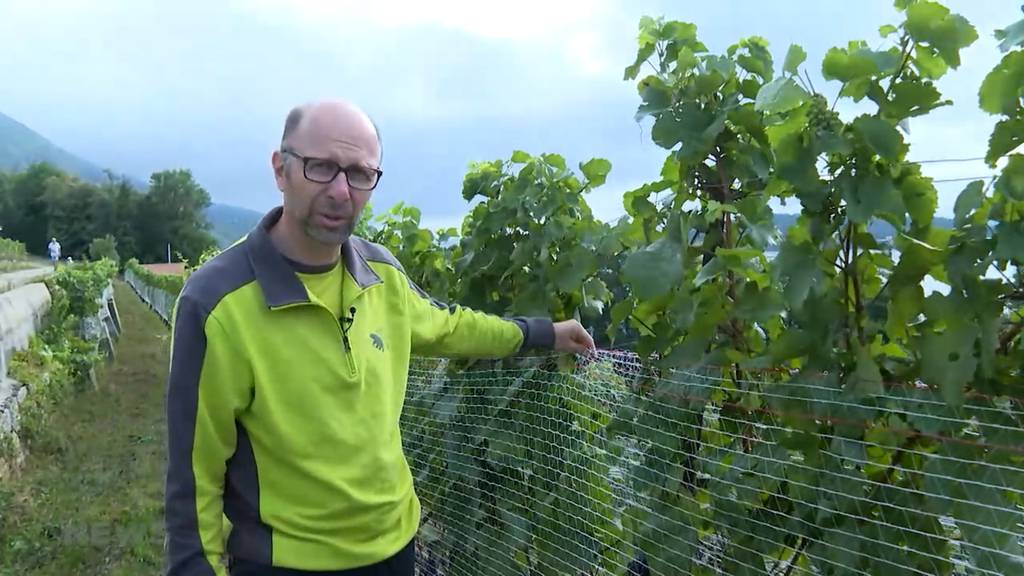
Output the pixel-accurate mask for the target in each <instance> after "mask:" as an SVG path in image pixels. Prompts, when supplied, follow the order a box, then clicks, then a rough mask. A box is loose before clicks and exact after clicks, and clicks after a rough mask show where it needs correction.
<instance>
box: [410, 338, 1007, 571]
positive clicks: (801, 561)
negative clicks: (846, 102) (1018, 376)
mask: <svg viewBox="0 0 1024 576" xmlns="http://www.w3.org/2000/svg"><path fill="white" fill-rule="evenodd" d="M564 364H565V362H564V360H563V361H562V366H559V365H558V362H557V360H556V359H555V358H540V359H533V360H514V361H508V360H507V361H504V362H500V363H494V362H488V363H476V364H473V365H466V364H465V363H450V362H448V361H445V360H440V359H425V358H421V359H417V360H415V362H414V365H413V367H412V370H411V373H410V380H409V393H408V396H407V404H406V409H405V412H404V415H403V420H402V433H403V441H404V444H405V447H406V454H407V457H408V460H409V462H410V464H411V466H412V468H413V472H414V475H415V478H416V489H417V493H418V495H419V497H420V499H421V501H422V504H423V510H424V516H423V528H422V530H421V533H420V540H421V554H420V559H419V562H420V574H424V575H430V576H440V575H446V576H447V575H465V576H470V575H474V576H475V575H487V574H494V575H502V576H504V575H509V576H511V575H516V576H521V575H527V574H531V575H532V574H541V575H548V574H551V575H554V574H565V575H571V576H578V575H591V574H638V575H639V574H648V573H649V574H656V575H674V574H730V575H732V574H1021V573H1024V554H1022V547H1021V540H1022V534H1024V528H1022V524H1021V523H1022V521H1024V516H1022V508H1021V505H1022V504H1024V431H1022V429H1021V419H1022V415H1024V412H1022V409H1024V406H1022V402H1021V401H1020V400H1017V399H1008V398H992V397H987V396H983V395H973V396H971V397H970V398H969V399H968V401H967V402H966V404H965V405H964V406H962V407H960V408H951V407H949V406H947V405H946V403H945V402H943V401H942V399H941V397H939V396H938V395H937V394H936V393H933V392H932V391H931V390H929V389H927V388H924V387H919V388H914V389H902V388H890V389H889V390H887V392H886V394H885V395H884V396H875V397H870V398H866V399H859V400H858V399H853V398H851V397H849V395H848V394H847V393H846V392H845V391H844V390H843V389H842V388H841V387H840V386H839V385H837V384H836V383H835V379H834V378H830V377H829V375H824V374H822V375H818V376H817V378H816V379H815V380H812V379H810V377H793V376H790V375H780V374H778V373H773V374H766V375H763V377H762V378H751V376H750V375H749V374H748V375H746V376H745V379H744V378H738V377H737V375H736V374H723V373H722V371H720V370H719V371H715V370H703V371H701V372H688V371H681V370H668V371H658V370H655V369H653V368H650V367H647V366H645V365H644V364H643V363H642V362H641V361H640V360H639V359H638V358H637V357H636V356H635V355H632V354H629V353H619V352H600V353H598V354H596V355H594V356H593V357H591V358H586V359H582V361H581V362H580V364H579V365H577V366H568V367H567V366H565V365H564ZM780 379H782V380H786V381H781V382H780V381H778V380H780ZM788 380H796V381H788Z"/></svg>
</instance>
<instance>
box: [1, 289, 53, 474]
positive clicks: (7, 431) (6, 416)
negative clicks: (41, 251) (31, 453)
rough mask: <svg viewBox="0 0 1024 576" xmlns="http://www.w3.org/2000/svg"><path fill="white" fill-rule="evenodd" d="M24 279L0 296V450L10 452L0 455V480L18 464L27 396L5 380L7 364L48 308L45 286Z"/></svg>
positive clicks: (23, 344) (13, 382) (20, 458)
mask: <svg viewBox="0 0 1024 576" xmlns="http://www.w3.org/2000/svg"><path fill="white" fill-rule="evenodd" d="M44 275H45V274H44ZM5 276H8V275H5ZM27 277H31V276H30V275H25V274H21V275H19V278H17V281H18V282H19V287H17V288H14V289H13V290H8V291H6V292H3V293H0V447H4V448H5V450H4V452H10V453H6V454H5V453H0V460H2V461H0V477H4V476H6V475H8V474H9V473H10V469H12V468H17V467H19V466H20V465H21V461H22V458H23V455H22V451H21V448H20V443H19V442H18V435H17V432H18V405H19V404H21V401H22V400H24V399H25V396H26V395H27V394H28V389H27V388H25V387H24V386H22V385H21V384H19V383H18V382H16V381H15V380H13V379H11V378H8V375H7V364H8V362H9V361H10V359H11V356H12V355H13V354H14V352H15V351H17V350H22V349H24V348H25V347H27V346H28V343H29V340H31V338H32V335H33V334H35V332H36V330H37V329H38V328H39V326H40V324H41V322H42V319H43V315H44V314H46V311H47V310H49V308H50V292H49V290H47V289H46V285H45V284H43V283H40V282H37V283H34V284H23V285H22V284H21V281H22V280H24V279H25V278H27ZM5 280H9V279H5ZM13 284H14V282H10V283H7V284H6V285H8V286H10V285H13ZM11 449H13V451H12V450H11Z"/></svg>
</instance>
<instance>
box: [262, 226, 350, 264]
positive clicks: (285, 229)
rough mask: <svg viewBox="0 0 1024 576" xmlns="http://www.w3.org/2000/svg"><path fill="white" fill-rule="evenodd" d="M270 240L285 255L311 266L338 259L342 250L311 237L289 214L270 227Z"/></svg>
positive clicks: (333, 261) (329, 262) (330, 262)
mask: <svg viewBox="0 0 1024 576" xmlns="http://www.w3.org/2000/svg"><path fill="white" fill-rule="evenodd" d="M270 240H271V241H272V242H273V243H274V246H275V247H276V248H277V249H278V251H280V252H281V254H283V255H284V256H285V257H287V258H288V259H290V260H294V261H295V262H299V263H301V264H307V265H310V266H326V265H329V264H333V263H335V262H337V261H338V259H339V258H340V257H341V250H340V249H339V248H338V247H336V246H327V245H325V244H321V243H319V242H316V241H314V240H312V239H310V238H309V237H308V236H306V234H305V233H304V232H303V231H302V230H301V229H300V227H299V226H297V225H296V224H295V223H294V222H292V220H291V219H289V218H288V215H287V214H282V215H281V219H280V220H278V221H277V223H275V224H274V226H273V227H272V228H271V229H270Z"/></svg>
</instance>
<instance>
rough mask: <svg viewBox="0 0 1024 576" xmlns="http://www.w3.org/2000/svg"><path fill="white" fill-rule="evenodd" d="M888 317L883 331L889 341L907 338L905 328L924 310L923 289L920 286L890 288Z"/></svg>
mask: <svg viewBox="0 0 1024 576" xmlns="http://www.w3.org/2000/svg"><path fill="white" fill-rule="evenodd" d="M889 291H890V293H891V298H890V299H889V306H888V317H887V318H886V324H885V331H886V333H888V335H889V338H890V339H895V338H901V339H905V338H906V337H907V326H908V325H909V324H910V323H911V322H913V321H914V320H916V319H917V317H918V315H919V314H921V310H922V309H924V289H923V288H921V285H920V284H914V285H906V284H904V285H902V286H892V287H890V288H889Z"/></svg>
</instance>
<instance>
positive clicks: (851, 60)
mask: <svg viewBox="0 0 1024 576" xmlns="http://www.w3.org/2000/svg"><path fill="white" fill-rule="evenodd" d="M899 64H900V53H899V51H898V50H888V51H884V52H875V51H873V50H869V49H867V48H864V47H859V46H857V45H855V44H854V45H851V47H850V48H845V49H844V48H830V49H829V51H828V52H826V53H825V59H824V60H822V63H821V74H822V76H824V77H825V79H826V80H839V81H840V82H847V83H849V82H854V81H863V80H869V79H870V78H873V77H875V76H879V75H885V74H889V73H891V72H893V71H894V70H896V68H897V67H898V66H899ZM865 91H866V88H865ZM844 93H845V91H844ZM865 93H866V92H865Z"/></svg>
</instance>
